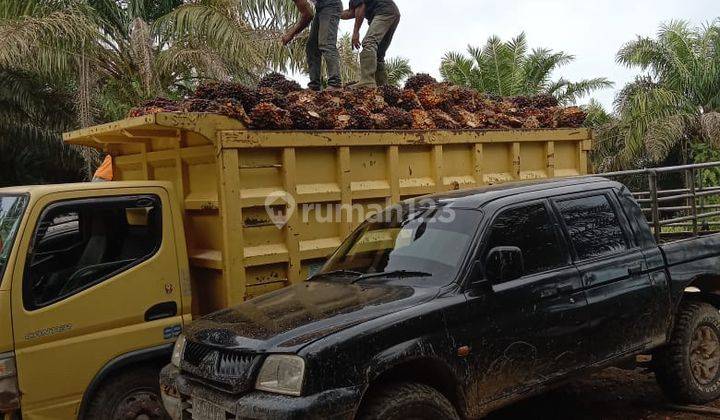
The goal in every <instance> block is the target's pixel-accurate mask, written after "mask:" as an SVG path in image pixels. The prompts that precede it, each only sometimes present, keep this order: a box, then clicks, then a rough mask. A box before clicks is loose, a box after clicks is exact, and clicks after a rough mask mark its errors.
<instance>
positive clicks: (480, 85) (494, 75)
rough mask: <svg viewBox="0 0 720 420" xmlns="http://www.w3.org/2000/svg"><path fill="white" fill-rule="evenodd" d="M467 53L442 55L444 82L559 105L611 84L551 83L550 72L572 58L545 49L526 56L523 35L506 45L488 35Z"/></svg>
mask: <svg viewBox="0 0 720 420" xmlns="http://www.w3.org/2000/svg"><path fill="white" fill-rule="evenodd" d="M467 53H468V55H465V54H463V53H460V52H449V53H447V54H445V57H444V58H443V60H442V63H441V66H440V73H441V75H442V76H443V78H444V79H445V81H447V82H450V83H453V84H456V85H461V86H467V87H471V88H474V89H476V90H478V91H480V92H485V93H489V94H494V95H500V96H520V95H537V94H541V93H545V94H551V95H554V96H555V97H556V98H557V99H558V100H559V101H560V103H562V104H572V103H575V102H576V101H577V100H578V99H580V98H582V97H584V96H586V95H588V94H589V93H591V92H593V91H595V90H597V89H603V88H608V87H612V85H613V84H612V82H610V81H609V80H607V79H606V78H603V77H598V78H594V79H587V80H581V81H578V82H571V81H569V80H566V79H565V78H562V77H560V78H558V79H555V80H553V79H552V74H553V72H555V70H557V69H558V68H560V67H562V66H564V65H566V64H568V63H570V62H572V61H573V60H574V59H575V57H574V56H572V55H569V54H566V53H564V52H562V51H559V52H555V51H552V50H550V49H547V48H538V49H534V50H532V51H531V52H529V53H528V44H527V37H526V36H525V33H521V34H520V35H518V36H517V37H516V38H514V39H512V40H510V41H507V42H503V41H502V40H501V39H500V38H499V37H497V36H492V37H490V38H489V39H488V40H487V43H486V44H485V46H484V47H482V48H480V47H473V46H468V49H467Z"/></svg>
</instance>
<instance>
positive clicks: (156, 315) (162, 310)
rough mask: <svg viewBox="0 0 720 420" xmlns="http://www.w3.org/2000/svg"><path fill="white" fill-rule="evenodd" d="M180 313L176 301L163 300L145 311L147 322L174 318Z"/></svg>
mask: <svg viewBox="0 0 720 420" xmlns="http://www.w3.org/2000/svg"><path fill="white" fill-rule="evenodd" d="M177 313H178V307H177V303H176V302H163V303H158V304H157V305H155V306H153V307H151V308H150V309H148V310H147V312H145V322H150V321H157V320H158V319H165V318H172V317H174V316H175V315H177Z"/></svg>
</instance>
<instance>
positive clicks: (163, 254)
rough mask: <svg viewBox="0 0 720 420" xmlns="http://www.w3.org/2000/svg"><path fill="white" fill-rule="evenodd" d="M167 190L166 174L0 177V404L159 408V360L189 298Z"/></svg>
mask: <svg viewBox="0 0 720 420" xmlns="http://www.w3.org/2000/svg"><path fill="white" fill-rule="evenodd" d="M173 197H174V192H173V190H172V187H171V185H170V184H168V183H163V182H114V183H85V184H68V185H54V186H38V187H22V188H10V189H0V276H2V277H0V279H1V281H0V412H2V413H6V416H8V417H9V418H13V417H12V415H15V416H18V417H19V415H20V414H22V418H24V419H32V418H57V419H61V418H62V419H65V418H77V417H78V416H80V417H85V418H136V417H138V416H141V415H146V416H147V418H160V417H161V416H162V415H163V412H162V407H161V406H160V404H159V399H158V390H157V377H158V376H157V375H158V370H159V367H160V366H161V365H162V364H163V363H165V362H166V361H167V360H168V357H169V354H170V352H171V345H172V343H173V341H174V339H175V338H176V337H177V336H178V335H179V334H180V332H181V330H182V326H183V324H184V323H185V322H187V321H189V320H190V315H189V313H190V303H191V302H190V296H189V290H190V287H189V283H188V279H189V274H188V259H187V250H186V245H185V238H184V231H183V228H182V215H181V213H180V212H179V209H178V208H177V206H176V205H175V204H174V203H176V200H175V199H174V198H173ZM110 382H113V384H114V385H113V388H112V389H110V387H109V385H108V384H109V383H110ZM11 413H13V414H11Z"/></svg>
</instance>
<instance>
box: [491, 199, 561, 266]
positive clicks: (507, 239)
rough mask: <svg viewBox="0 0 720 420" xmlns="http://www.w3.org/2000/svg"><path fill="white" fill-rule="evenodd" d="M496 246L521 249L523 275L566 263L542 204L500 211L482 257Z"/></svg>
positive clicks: (548, 216) (553, 228)
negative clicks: (523, 267)
mask: <svg viewBox="0 0 720 420" xmlns="http://www.w3.org/2000/svg"><path fill="white" fill-rule="evenodd" d="M498 246H514V247H518V248H520V249H521V250H522V253H523V261H524V263H525V274H526V275H528V274H535V273H540V272H543V271H548V270H552V269H554V268H559V267H564V266H566V265H568V264H569V259H568V256H567V255H566V254H565V252H564V251H563V249H562V248H561V246H560V243H559V241H558V236H557V234H556V228H555V226H554V225H553V223H552V221H551V219H550V214H549V213H548V211H547V208H546V207H545V204H543V203H537V204H532V205H528V206H522V207H515V208H512V209H510V210H505V211H503V212H502V213H500V215H499V216H498V217H497V218H496V219H495V221H494V222H493V224H492V226H491V227H490V231H489V234H488V240H487V247H486V248H485V256H487V253H488V252H490V250H491V249H493V248H495V247H498Z"/></svg>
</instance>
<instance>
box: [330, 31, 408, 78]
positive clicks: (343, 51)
mask: <svg viewBox="0 0 720 420" xmlns="http://www.w3.org/2000/svg"><path fill="white" fill-rule="evenodd" d="M338 52H339V53H340V70H341V74H340V75H341V76H342V79H343V82H344V83H348V82H357V81H358V80H359V79H360V53H359V52H358V51H355V50H353V48H352V37H351V36H350V34H349V33H345V34H343V35H342V36H341V37H340V39H339V41H338ZM385 69H386V71H387V74H388V84H389V85H392V86H396V87H399V86H400V85H401V84H402V83H403V82H404V81H405V79H407V78H408V77H410V76H412V74H413V71H412V67H410V61H409V60H408V59H407V58H403V57H392V58H389V59H387V60H386V61H385Z"/></svg>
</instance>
